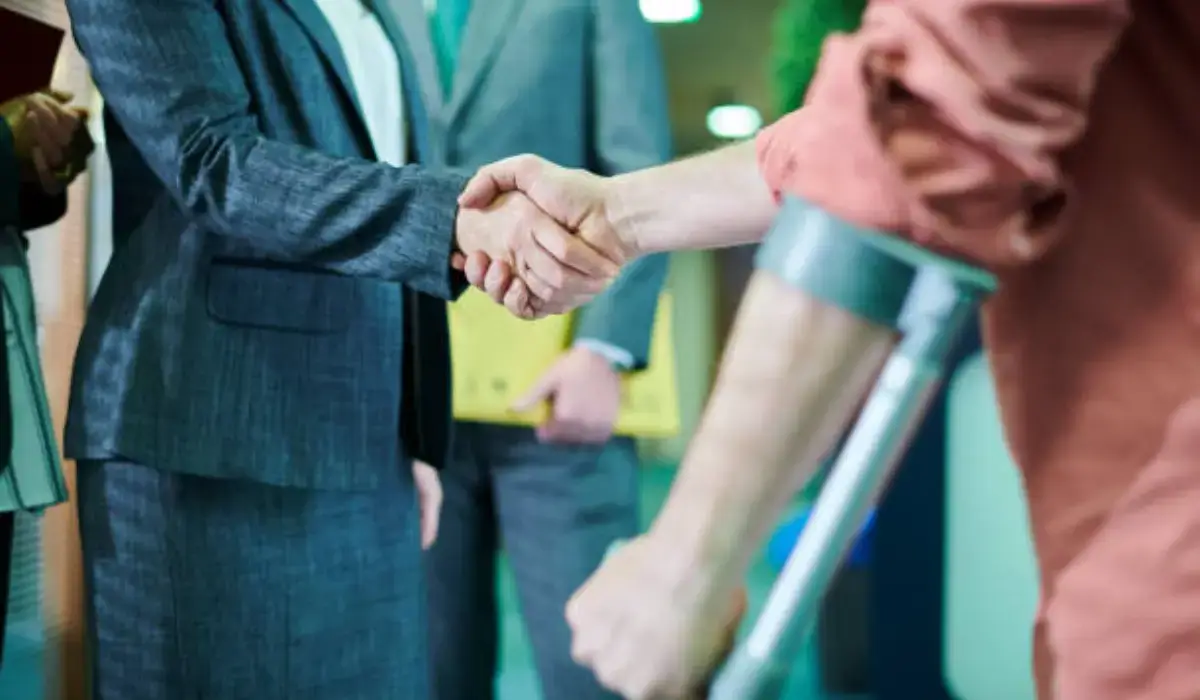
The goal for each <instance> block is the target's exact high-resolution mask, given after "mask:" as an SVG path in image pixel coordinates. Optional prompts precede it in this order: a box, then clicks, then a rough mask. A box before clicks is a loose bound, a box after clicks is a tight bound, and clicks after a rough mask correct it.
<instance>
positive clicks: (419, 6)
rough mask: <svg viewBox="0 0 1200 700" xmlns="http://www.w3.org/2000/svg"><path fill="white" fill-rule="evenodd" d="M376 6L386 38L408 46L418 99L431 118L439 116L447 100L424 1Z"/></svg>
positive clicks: (387, 0)
mask: <svg viewBox="0 0 1200 700" xmlns="http://www.w3.org/2000/svg"><path fill="white" fill-rule="evenodd" d="M482 1H483V2H487V1H488V0H482ZM375 3H376V8H377V11H378V12H379V16H380V19H381V21H382V22H383V25H384V29H385V30H386V31H387V32H388V34H389V35H391V34H393V33H395V34H399V35H400V39H401V40H402V41H403V43H404V44H406V45H407V46H408V49H409V50H408V55H407V57H409V58H411V60H412V63H413V66H412V68H413V72H414V73H415V74H416V76H417V80H418V81H419V82H420V83H421V86H420V87H421V97H423V98H424V102H425V107H426V109H427V110H428V112H429V114H431V115H437V114H441V111H442V107H443V106H444V105H445V103H446V96H445V95H443V94H442V82H441V80H440V79H439V76H438V65H437V58H436V57H435V55H434V51H433V39H432V38H431V37H430V36H429V18H428V16H427V15H426V13H425V4H424V2H423V0H375ZM389 25H390V26H389ZM391 38H392V43H399V42H398V40H397V37H396V36H392V37H391Z"/></svg>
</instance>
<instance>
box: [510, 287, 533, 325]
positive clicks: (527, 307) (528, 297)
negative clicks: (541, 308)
mask: <svg viewBox="0 0 1200 700" xmlns="http://www.w3.org/2000/svg"><path fill="white" fill-rule="evenodd" d="M533 302H534V298H533V295H532V294H530V292H529V287H528V286H527V285H526V284H525V282H524V281H523V280H521V279H519V278H518V279H514V280H513V283H512V286H511V287H509V289H508V293H507V294H505V295H504V307H505V308H507V309H508V310H509V312H511V313H512V314H513V315H514V316H516V317H517V318H521V319H524V320H526V321H532V320H533V319H535V318H538V313H537V307H536V306H535V305H534V303H533Z"/></svg>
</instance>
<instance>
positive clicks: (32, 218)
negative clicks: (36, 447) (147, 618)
mask: <svg viewBox="0 0 1200 700" xmlns="http://www.w3.org/2000/svg"><path fill="white" fill-rule="evenodd" d="M66 209H67V198H66V195H61V194H60V195H55V196H49V195H46V194H44V193H42V191H41V190H40V189H38V188H36V187H33V186H30V185H27V184H25V183H22V182H21V176H20V169H19V164H18V163H17V158H16V153H15V150H14V148H13V141H12V132H11V131H9V129H8V124H7V123H6V122H5V121H4V120H3V119H0V229H15V230H16V231H17V232H18V233H20V232H24V231H28V230H30V229H35V228H39V227H41V226H46V225H48V224H51V223H53V222H55V221H57V220H58V219H59V218H60V217H61V216H62V215H63V213H64V212H65V211H66ZM17 238H20V236H17ZM6 240H9V237H7V236H0V245H6V243H5V242H4V241H6ZM7 337H8V332H7V326H6V319H5V314H4V308H3V305H0V341H4V344H3V345H0V468H3V466H4V465H6V464H8V462H9V458H10V457H11V453H12V446H13V443H12V440H13V436H12V426H13V416H12V411H13V406H12V399H11V396H10V395H9V394H10V392H9V388H8V353H7V352H6V349H7V345H8V344H7V342H6V341H5V339H6V338H7ZM0 590H3V589H2V588H0Z"/></svg>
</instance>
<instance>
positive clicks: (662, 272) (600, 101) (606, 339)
mask: <svg viewBox="0 0 1200 700" xmlns="http://www.w3.org/2000/svg"><path fill="white" fill-rule="evenodd" d="M591 4H592V12H591V15H592V31H591V34H590V36H591V42H592V55H591V64H590V65H591V83H590V88H591V105H593V109H592V119H591V123H590V136H591V138H590V139H589V143H590V145H591V151H592V154H591V157H590V158H589V162H590V165H591V168H590V169H591V170H592V171H593V172H596V173H599V174H602V175H612V174H616V173H624V172H629V171H633V170H640V169H642V168H646V167H650V166H654V165H658V164H661V163H663V162H664V161H666V160H667V159H669V158H670V154H671V131H670V124H669V121H668V119H667V104H666V84H665V83H666V81H665V80H664V77H663V70H662V57H661V55H660V52H659V47H658V43H657V39H656V37H655V35H654V29H653V28H652V27H651V26H650V24H649V23H648V22H647V21H646V20H645V18H644V17H643V16H642V13H641V11H640V10H639V9H638V5H637V2H636V1H635V0H592V3H591ZM666 270H667V258H666V256H653V257H647V258H644V259H641V260H636V261H634V262H632V263H630V264H629V265H628V266H627V269H626V270H625V271H624V272H623V273H622V274H621V275H620V276H618V277H617V279H616V280H615V281H614V282H613V284H612V285H611V286H610V287H609V288H608V289H607V290H605V292H604V293H603V294H601V295H600V296H598V297H597V298H596V299H595V300H593V301H592V302H591V303H589V304H587V305H585V306H583V307H581V308H580V309H579V311H578V313H577V314H576V319H575V329H574V330H575V339H576V341H577V343H576V344H577V346H582V347H586V348H589V349H591V350H592V351H594V352H598V353H599V354H601V355H603V356H604V357H605V358H606V359H609V360H610V361H612V362H613V364H615V365H617V366H618V367H620V368H621V369H625V370H628V369H641V368H642V367H644V366H645V364H646V358H647V356H648V353H649V347H650V335H651V332H652V331H653V326H654V312H655V309H656V307H657V305H658V295H659V292H660V291H661V288H662V283H663V280H664V279H665V277H666ZM614 420H615V417H614Z"/></svg>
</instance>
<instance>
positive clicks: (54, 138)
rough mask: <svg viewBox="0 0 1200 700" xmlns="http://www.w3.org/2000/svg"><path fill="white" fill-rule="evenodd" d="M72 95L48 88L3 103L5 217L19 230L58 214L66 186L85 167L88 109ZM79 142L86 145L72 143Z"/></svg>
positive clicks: (1, 207) (0, 138) (0, 135)
mask: <svg viewBox="0 0 1200 700" xmlns="http://www.w3.org/2000/svg"><path fill="white" fill-rule="evenodd" d="M70 100H71V95H70V94H69V93H64V92H60V91H56V90H46V91H43V92H37V93H32V94H28V95H22V96H20V97H16V98H13V99H11V100H8V101H7V102H4V103H3V104H0V164H2V165H0V167H2V168H3V170H4V172H3V173H2V174H0V179H2V180H3V190H4V192H5V194H4V195H3V198H4V201H3V202H2V203H0V221H3V222H5V223H7V224H9V225H12V226H15V227H16V228H17V229H18V230H19V231H27V230H30V229H35V228H40V227H42V226H45V225H47V224H50V223H53V222H54V221H56V220H57V219H59V218H60V217H61V216H62V215H63V213H64V212H65V211H66V207H67V202H66V196H65V195H64V194H63V191H64V189H65V188H66V186H67V185H68V184H70V183H71V181H72V180H74V178H75V176H76V175H77V174H78V173H79V172H80V171H82V170H83V168H84V167H85V166H86V160H87V157H88V156H89V155H90V153H91V149H90V144H91V141H90V139H89V138H87V135H86V132H84V133H82V134H81V132H83V130H85V129H86V128H87V126H86V121H87V111H86V110H83V109H80V108H77V107H71V106H69V102H70ZM75 141H79V142H80V143H81V144H83V145H84V146H85V147H79V148H76V147H73V142H75Z"/></svg>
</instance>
